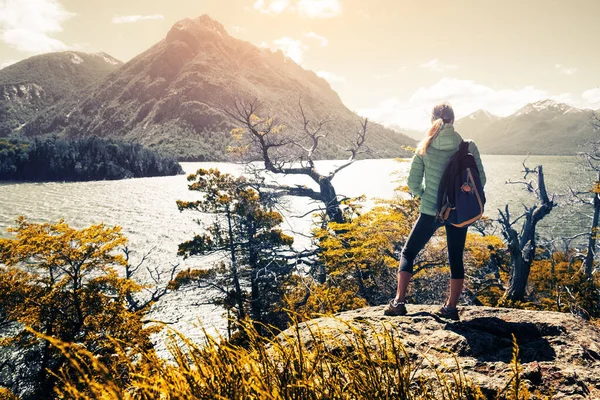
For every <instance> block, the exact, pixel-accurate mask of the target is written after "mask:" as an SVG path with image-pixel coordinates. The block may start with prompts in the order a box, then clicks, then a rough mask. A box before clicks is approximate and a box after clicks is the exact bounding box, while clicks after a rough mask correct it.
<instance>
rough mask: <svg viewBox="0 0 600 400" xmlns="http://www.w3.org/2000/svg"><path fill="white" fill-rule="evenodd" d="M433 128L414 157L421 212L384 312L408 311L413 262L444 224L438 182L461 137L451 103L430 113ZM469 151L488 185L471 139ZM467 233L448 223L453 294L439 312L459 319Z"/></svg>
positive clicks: (414, 188) (411, 182)
mask: <svg viewBox="0 0 600 400" xmlns="http://www.w3.org/2000/svg"><path fill="white" fill-rule="evenodd" d="M431 122H432V125H431V128H429V131H428V132H427V136H426V137H425V139H423V141H421V143H419V145H418V146H417V150H416V152H415V155H414V157H413V159H412V163H411V166H410V173H409V175H408V188H409V190H410V192H411V193H412V194H414V195H415V196H417V197H420V198H421V206H420V212H421V213H420V215H419V218H418V219H417V222H416V223H415V225H414V226H413V228H412V230H411V232H410V235H409V236H408V240H407V241H406V244H405V245H404V249H403V250H402V254H401V258H400V267H399V268H398V289H397V291H396V297H395V298H394V299H392V300H390V303H389V304H388V307H387V308H386V310H385V315H405V314H406V306H405V304H404V299H405V296H406V290H407V288H408V284H409V282H410V279H411V277H412V273H413V262H414V260H415V258H416V257H417V254H418V253H419V252H420V251H421V250H422V249H423V247H425V244H427V242H428V241H429V239H431V237H432V236H433V234H434V233H435V231H436V230H437V229H438V228H439V227H440V226H441V224H440V223H439V222H437V220H436V217H435V215H436V205H437V194H438V186H439V184H440V180H441V177H442V175H443V173H444V169H445V168H446V165H447V164H448V161H449V159H450V157H452V155H453V154H454V153H456V151H457V150H458V148H459V145H460V143H461V142H462V138H461V137H460V135H459V134H458V133H457V132H456V131H455V130H454V126H453V124H454V111H453V110H452V107H451V106H450V104H448V103H442V104H438V105H437V106H435V107H434V108H433V111H432V113H431ZM469 152H471V153H472V154H473V156H474V157H475V160H476V162H477V167H478V169H479V175H480V178H481V185H482V186H483V185H485V172H484V170H483V165H482V164H481V158H480V156H479V150H478V149H477V146H476V145H475V143H473V142H470V144H469ZM423 181H424V182H423ZM466 237H467V227H463V228H457V227H455V226H453V225H450V224H447V225H446V239H447V243H448V260H449V263H450V295H449V297H448V300H446V303H445V304H444V305H443V306H442V307H441V308H440V310H439V311H438V312H437V315H439V316H440V317H444V318H450V319H453V320H458V319H459V317H458V309H457V307H456V306H457V304H458V299H459V297H460V294H461V292H462V289H463V281H464V266H463V251H464V248H465V240H466Z"/></svg>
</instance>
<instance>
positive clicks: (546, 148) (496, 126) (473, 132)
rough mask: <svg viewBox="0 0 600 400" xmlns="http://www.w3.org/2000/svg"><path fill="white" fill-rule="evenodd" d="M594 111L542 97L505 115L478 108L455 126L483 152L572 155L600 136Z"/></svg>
mask: <svg viewBox="0 0 600 400" xmlns="http://www.w3.org/2000/svg"><path fill="white" fill-rule="evenodd" d="M592 114H593V111H592V110H581V109H578V108H575V107H571V106H569V105H567V104H564V103H559V102H556V101H554V100H541V101H538V102H535V103H530V104H527V105H526V106H524V107H522V108H521V109H519V110H517V111H516V112H515V113H513V114H512V115H509V116H507V117H504V118H501V117H496V116H493V115H491V114H489V113H487V112H485V111H483V110H480V111H476V112H475V113H473V114H471V115H469V116H467V117H464V118H461V119H460V120H458V121H456V123H455V127H456V130H457V132H459V133H460V134H461V136H462V137H463V138H465V139H472V140H474V141H475V142H476V143H477V146H478V147H479V150H480V151H481V152H482V153H484V154H527V153H530V154H548V155H570V154H576V153H577V152H580V151H583V150H584V149H585V146H586V144H587V143H589V142H590V141H592V140H593V139H594V136H595V135H597V134H596V133H594V129H593V127H592V125H591V118H592Z"/></svg>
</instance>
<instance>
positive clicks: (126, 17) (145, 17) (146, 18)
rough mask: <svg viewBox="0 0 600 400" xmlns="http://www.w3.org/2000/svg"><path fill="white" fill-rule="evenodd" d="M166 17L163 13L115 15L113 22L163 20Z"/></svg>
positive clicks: (128, 22) (129, 22)
mask: <svg viewBox="0 0 600 400" xmlns="http://www.w3.org/2000/svg"><path fill="white" fill-rule="evenodd" d="M163 19H165V17H164V16H163V15H161V14H154V15H120V16H117V17H113V19H112V20H111V22H112V23H113V24H132V23H135V22H140V21H151V20H163Z"/></svg>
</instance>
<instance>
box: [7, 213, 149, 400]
mask: <svg viewBox="0 0 600 400" xmlns="http://www.w3.org/2000/svg"><path fill="white" fill-rule="evenodd" d="M9 231H10V232H12V233H14V234H15V237H14V238H12V239H0V317H1V318H2V321H1V322H3V323H5V324H6V323H13V324H14V323H18V324H21V326H25V327H27V328H28V329H27V330H20V332H19V333H17V334H16V335H15V336H14V337H12V338H10V339H8V340H4V342H3V343H2V344H3V345H9V346H16V348H17V349H25V350H26V349H33V356H32V357H34V360H35V361H34V364H33V365H34V367H33V368H31V366H30V365H28V366H27V368H25V369H24V368H20V367H19V366H15V365H12V366H11V368H13V370H14V371H22V370H26V372H27V373H26V374H25V376H20V375H19V374H16V375H15V376H13V381H12V382H3V383H2V385H3V386H9V387H10V386H15V385H16V386H19V385H21V386H20V388H21V389H23V387H24V386H23V385H25V386H27V385H30V386H31V387H32V388H33V390H32V391H31V392H30V393H29V395H30V397H31V398H36V399H45V398H52V397H53V392H54V389H55V387H56V384H57V380H56V376H57V374H58V372H59V371H61V373H63V374H66V375H67V376H68V375H69V374H70V371H69V366H68V363H67V362H66V359H65V357H64V355H63V354H62V353H61V352H60V351H58V350H57V349H55V348H53V347H52V346H51V343H50V341H49V340H46V339H40V338H39V336H37V335H36V334H35V332H39V333H41V334H43V335H45V336H46V337H50V338H55V339H58V340H60V341H62V342H67V343H78V344H80V345H81V346H84V347H85V348H86V349H87V350H88V351H90V352H92V353H93V354H94V355H95V356H96V357H97V358H98V359H99V360H100V361H101V362H103V363H107V365H110V364H111V362H114V357H113V354H114V353H115V352H116V348H117V346H118V342H119V341H124V342H126V343H127V348H128V349H129V351H130V352H131V353H132V354H141V353H142V352H144V351H149V350H150V349H151V348H152V344H151V342H150V339H149V336H150V334H151V333H153V332H155V331H156V330H157V329H156V328H151V327H144V322H143V321H142V317H143V312H144V311H146V310H138V311H132V310H131V309H130V308H129V306H128V301H127V297H128V296H130V295H131V294H132V293H136V292H138V291H139V290H140V289H141V286H140V285H138V284H136V283H135V282H133V281H132V280H131V279H125V278H121V277H119V275H118V273H117V269H116V268H119V267H123V266H125V264H126V261H125V259H124V257H123V256H122V254H120V253H119V252H117V251H116V250H117V249H118V248H119V247H120V246H123V245H124V244H125V243H126V239H125V237H124V236H123V235H122V234H121V229H120V228H119V227H113V228H110V227H106V226H105V225H103V224H99V225H92V226H90V227H88V228H84V229H81V230H76V229H73V228H71V227H69V226H68V225H67V224H66V223H65V222H64V221H62V220H61V221H59V222H58V223H56V224H48V223H44V224H35V223H30V222H28V221H27V220H26V219H25V218H23V217H20V218H19V219H17V224H16V227H15V228H10V229H9ZM17 362H27V361H26V360H21V361H17ZM30 362H31V361H30ZM9 364H10V363H9ZM117 379H118V377H117ZM24 397H28V396H24Z"/></svg>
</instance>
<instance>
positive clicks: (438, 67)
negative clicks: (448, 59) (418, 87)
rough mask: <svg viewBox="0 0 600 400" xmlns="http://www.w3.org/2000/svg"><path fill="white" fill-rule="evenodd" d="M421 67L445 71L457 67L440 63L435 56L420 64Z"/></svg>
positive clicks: (434, 70)
mask: <svg viewBox="0 0 600 400" xmlns="http://www.w3.org/2000/svg"><path fill="white" fill-rule="evenodd" d="M421 67H422V68H425V69H428V70H429V71H432V72H447V71H452V70H455V69H458V66H457V65H451V64H441V63H440V62H439V60H438V59H437V58H434V59H433V60H430V61H428V62H426V63H424V64H421Z"/></svg>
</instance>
